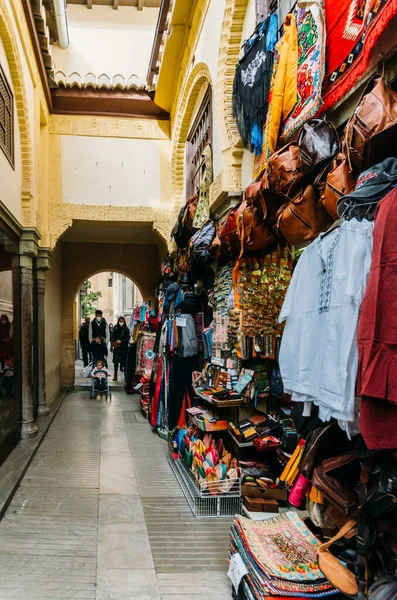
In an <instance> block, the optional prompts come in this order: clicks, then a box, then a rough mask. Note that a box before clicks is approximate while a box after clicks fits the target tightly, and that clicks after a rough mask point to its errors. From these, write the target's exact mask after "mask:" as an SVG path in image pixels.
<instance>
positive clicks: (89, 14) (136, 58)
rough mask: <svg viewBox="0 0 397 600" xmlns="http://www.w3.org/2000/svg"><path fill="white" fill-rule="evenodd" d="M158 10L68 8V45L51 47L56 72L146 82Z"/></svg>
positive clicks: (71, 6) (70, 6) (109, 7)
mask: <svg viewBox="0 0 397 600" xmlns="http://www.w3.org/2000/svg"><path fill="white" fill-rule="evenodd" d="M157 17H158V9H156V8H145V10H143V11H138V10H137V9H136V7H131V6H120V7H119V8H118V10H113V9H112V7H111V6H93V7H92V10H88V9H87V7H86V6H83V5H71V4H69V5H68V8H67V18H68V26H69V37H70V45H69V47H68V48H67V49H65V50H62V49H61V48H59V46H56V45H54V46H53V57H54V60H55V64H56V70H58V71H63V72H64V73H65V74H66V75H70V74H71V73H73V72H74V71H76V72H77V73H79V74H80V75H85V74H86V73H89V72H92V73H94V75H101V74H102V73H106V74H107V75H109V77H113V76H114V75H116V74H118V73H120V74H121V75H124V77H129V76H130V75H132V74H135V75H137V76H138V77H139V79H140V80H142V81H144V80H145V79H146V74H147V70H148V65H149V59H150V54H151V50H152V44H153V39H154V32H155V27H156V23H157Z"/></svg>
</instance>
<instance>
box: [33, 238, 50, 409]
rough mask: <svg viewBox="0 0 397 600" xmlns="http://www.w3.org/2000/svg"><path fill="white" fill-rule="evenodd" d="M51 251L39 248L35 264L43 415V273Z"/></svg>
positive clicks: (45, 403) (40, 393)
mask: <svg viewBox="0 0 397 600" xmlns="http://www.w3.org/2000/svg"><path fill="white" fill-rule="evenodd" d="M50 256H51V251H50V250H49V249H47V248H40V250H39V254H38V257H37V260H36V265H37V319H38V327H37V330H38V353H39V356H38V366H39V381H38V384H39V385H38V387H39V391H38V395H39V398H38V407H37V409H38V416H39V417H43V416H46V415H49V414H50V409H49V408H48V406H47V398H46V388H45V314H44V313H45V308H44V300H45V277H46V275H45V273H46V271H48V270H49V268H50Z"/></svg>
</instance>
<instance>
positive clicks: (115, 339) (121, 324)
mask: <svg viewBox="0 0 397 600" xmlns="http://www.w3.org/2000/svg"><path fill="white" fill-rule="evenodd" d="M130 337H131V333H130V330H129V329H128V327H127V324H126V322H125V318H124V317H119V319H118V321H117V325H116V326H115V327H114V328H113V333H112V340H111V341H112V346H113V364H114V376H113V381H117V372H118V369H119V366H120V371H124V367H125V362H126V358H127V352H128V342H129V340H130Z"/></svg>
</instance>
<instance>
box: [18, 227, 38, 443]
mask: <svg viewBox="0 0 397 600" xmlns="http://www.w3.org/2000/svg"><path fill="white" fill-rule="evenodd" d="M37 242H38V235H37V232H36V230H30V229H29V230H24V231H23V233H22V237H21V240H20V243H19V254H20V256H19V265H20V274H21V336H22V357H21V363H22V364H21V376H22V377H21V378H22V431H21V437H22V439H27V438H32V437H35V436H36V435H37V433H38V428H37V425H35V423H34V415H33V394H32V387H33V386H32V383H33V379H32V376H33V356H32V341H33V314H32V313H33V258H35V257H36V256H37V252H38V248H37Z"/></svg>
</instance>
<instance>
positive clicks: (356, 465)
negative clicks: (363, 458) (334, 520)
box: [312, 451, 362, 518]
mask: <svg viewBox="0 0 397 600" xmlns="http://www.w3.org/2000/svg"><path fill="white" fill-rule="evenodd" d="M361 473H362V465H361V462H360V460H359V459H358V458H357V455H356V453H355V452H353V451H352V452H347V453H346V454H341V455H340V456H335V457H333V458H329V459H327V460H324V461H323V462H322V463H321V465H320V466H319V467H317V468H316V469H314V473H313V478H312V484H313V485H314V486H315V487H316V488H317V489H318V490H319V491H320V492H321V493H322V494H324V496H325V497H326V498H327V499H328V500H329V501H330V502H331V503H332V504H335V505H336V506H337V507H338V508H340V509H341V510H343V512H344V513H345V514H348V515H352V516H354V518H355V517H356V516H357V515H358V507H359V504H360V501H359V497H358V494H357V486H358V485H359V483H360V479H361Z"/></svg>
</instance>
